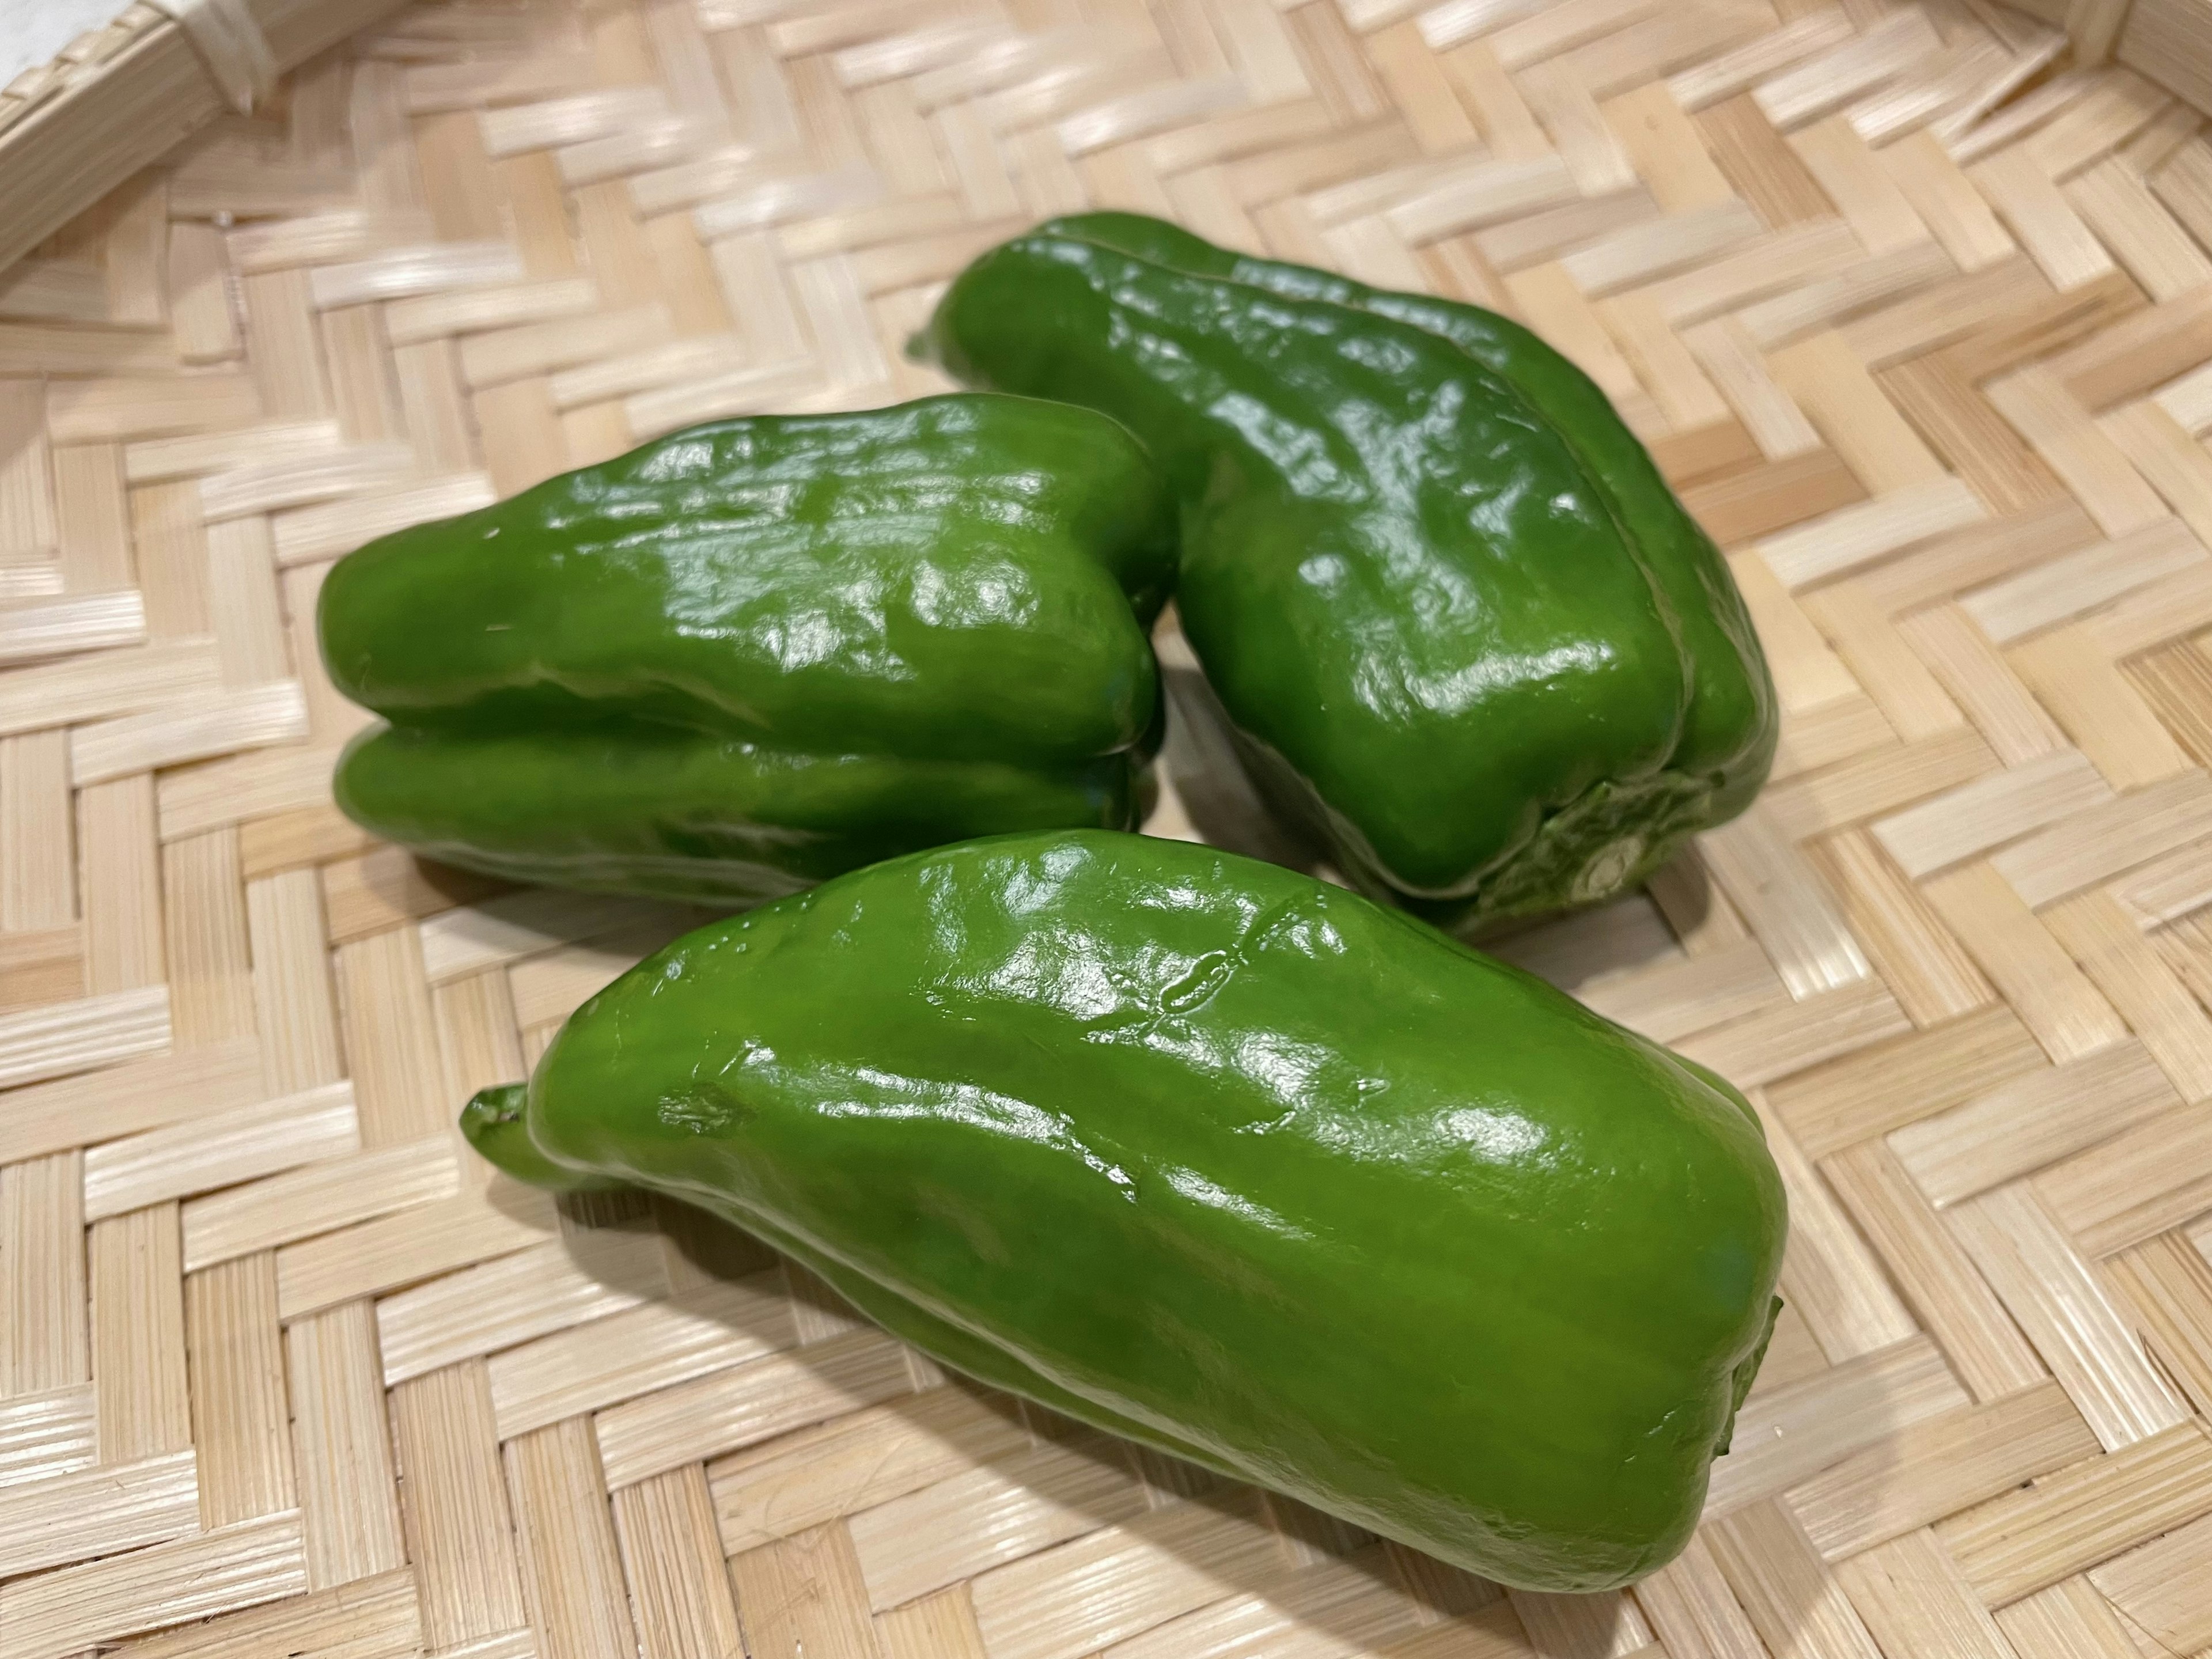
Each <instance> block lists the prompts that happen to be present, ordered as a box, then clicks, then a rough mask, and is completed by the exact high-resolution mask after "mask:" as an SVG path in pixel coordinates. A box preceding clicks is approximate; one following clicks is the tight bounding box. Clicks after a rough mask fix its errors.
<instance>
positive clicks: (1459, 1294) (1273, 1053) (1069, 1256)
mask: <svg viewBox="0 0 2212 1659" xmlns="http://www.w3.org/2000/svg"><path fill="white" fill-rule="evenodd" d="M463 1121H464V1127H465V1130H466V1131H467V1133H469V1136H470V1138H471V1140H472V1141H473V1142H474V1143H475V1144H476V1145H477V1147H478V1149H479V1150H480V1151H482V1152H483V1153H484V1154H485V1155H486V1156H487V1157H489V1158H490V1159H491V1160H492V1161H493V1162H494V1163H495V1164H499V1165H500V1166H501V1167H502V1168H504V1169H506V1170H508V1171H509V1172H511V1173H513V1174H514V1175H516V1176H519V1177H520V1178H522V1179H524V1180H527V1181H532V1182H538V1183H539V1184H542V1185H547V1186H552V1187H556V1188H559V1187H581V1186H597V1185H604V1184H607V1183H610V1182H612V1183H617V1184H635V1185H638V1186H641V1187H645V1188H653V1189H654V1190H657V1191H659V1192H663V1193H666V1194H673V1195H674V1196H676V1197H678V1198H680V1199H684V1200H690V1202H692V1203H694V1204H697V1205H700V1206H704V1207H705V1208H707V1209H708V1210H711V1211H713V1212H715V1213H716V1214H718V1215H720V1216H722V1217H724V1218H726V1219H728V1220H730V1221H732V1222H734V1223H736V1224H737V1225H739V1226H741V1227H744V1228H746V1229H748V1230H750V1231H752V1232H754V1233H756V1234H757V1235H759V1236H760V1237H763V1238H764V1239H766V1240H767V1241H768V1242H769V1243H773V1244H775V1245H776V1246H778V1247H780V1248H781V1249H784V1250H786V1251H787V1252H788V1253H789V1254H790V1255H793V1257H795V1258H796V1259H798V1260H799V1261H802V1262H804V1263H805V1264H806V1265H808V1266H809V1267H812V1268H814V1269H815V1270H816V1271H817V1272H818V1273H821V1274H822V1275H823V1277H824V1278H825V1279H828V1280H829V1282H830V1283H831V1284H832V1285H835V1286H836V1287H837V1288H838V1289H839V1290H841V1291H843V1292H844V1293H845V1294H846V1295H847V1296H848V1297H850V1298H851V1299H852V1301H853V1302H854V1304H856V1305H858V1306H859V1307H860V1309H861V1310H862V1311H864V1312H866V1313H867V1314H868V1315H870V1316H872V1317H873V1318H875V1319H877V1320H878V1321H879V1322H882V1323H883V1324H884V1326H886V1327H887V1328H889V1329H890V1330H891V1331H892V1332H894V1333H895V1334H897V1335H899V1336H901V1337H903V1338H905V1339H906V1340H909V1341H911V1342H913V1343H914V1344H915V1346H918V1347H921V1348H922V1349H925V1350H927V1352H930V1353H933V1354H934V1355H936V1356H937V1357H938V1358H940V1359H942V1360H944V1361H945V1362H946V1363H947V1364H951V1365H953V1366H955V1367H957V1369H959V1370H963V1371H967V1372H969V1373H970V1374H972V1375H974V1376H977V1377H979V1378H981V1379H982V1380H984V1381H986V1382H988V1383H996V1384H998V1385H1000V1386H1002V1387H1004V1388H1006V1389H1012V1390H1014V1391H1016V1392H1018V1393H1020V1394H1023V1395H1028V1396H1030V1398H1032V1399H1036V1400H1039V1401H1044V1402H1045V1403H1046V1404H1048V1405H1050V1406H1052V1407H1055V1408H1057V1409H1059V1410H1060V1411H1063V1412H1066V1413H1068V1414H1070V1415H1072V1416H1074V1417H1077V1418H1080V1419H1085V1420H1086V1421H1088V1422H1091V1423H1093V1424H1096V1425H1099V1426H1101V1427H1103V1428H1105V1429H1108V1430H1110V1431H1115V1432H1118V1433H1122V1434H1126V1435H1129V1436H1131V1437H1134V1438H1136V1439H1139V1440H1142V1441H1146V1442H1148V1443H1152V1444H1153V1445H1156V1446H1159V1447H1161V1448H1163V1449H1166V1450H1169V1451H1170V1452H1173V1453H1176V1454H1177V1455H1182V1456H1185V1457H1188V1458H1192V1459H1194V1460H1195V1461H1197V1462H1201V1463H1204V1464H1206V1465H1208V1466H1210V1467H1212V1468H1216V1469H1219V1470H1223V1471H1225V1472H1228V1473H1230V1474H1234V1475H1236V1476H1237V1477H1239V1478H1243V1479H1249V1480H1255V1481H1258V1482H1261V1483H1262V1484H1264V1485H1266V1486H1272V1487H1274V1488H1276V1489H1278V1490H1279V1491H1282V1492H1289V1493H1291V1495H1293V1496H1294V1497H1297V1498H1302V1499H1304V1500H1305V1501H1307V1502H1309V1503H1311V1504H1316V1505H1318V1506H1319V1507H1321V1508H1322V1509H1324V1510H1329V1511H1331V1512H1333V1513H1334V1514H1336V1515H1339V1516H1343V1517H1345V1518H1346V1519H1348V1520H1350V1521H1352V1522H1356V1523H1357V1524H1358V1525H1360V1526H1363V1527H1366V1528H1370V1529H1372V1530H1374V1531H1376V1532H1379V1533H1382V1534H1387V1535H1389V1536H1390V1537H1393V1538H1396V1539H1400V1540H1401V1541H1404V1542H1406V1543H1408V1544H1411V1545H1413V1546H1414V1547H1418V1548H1420V1549H1423V1550H1427V1551H1430V1552H1432V1553H1436V1554H1437V1555H1440V1556H1443V1557H1444V1558H1446V1559H1449V1560H1452V1561H1455V1562H1457V1563H1459V1564H1460V1565H1463V1566H1466V1567H1468V1568H1471V1569H1473V1570H1474V1571H1477V1572H1480V1573H1484V1574H1486V1575H1489V1576H1490V1577H1494V1578H1498V1579H1500V1580H1503V1581H1504V1582H1505V1583H1511V1584H1519V1585H1524V1586H1528V1587H1532V1588H1538V1589H1550V1590H1594V1589H1603V1588H1606V1587H1608V1586H1613V1585H1618V1584H1622V1583H1627V1582H1629V1581H1630V1580H1632V1579H1633V1578H1636V1577H1638V1576H1639V1575H1641V1574H1643V1573H1645V1572H1648V1571H1650V1570H1651V1569H1652V1568H1654V1567H1656V1566H1658V1565H1661V1564H1662V1563H1663V1562H1664V1561H1666V1560H1667V1559H1668V1558H1669V1557H1671V1556H1672V1555H1673V1554H1674V1553H1675V1552H1676V1551H1677V1550H1679V1549H1680V1547H1682V1545H1683V1543H1684V1542H1685V1541H1686V1540H1687V1539H1688V1537H1689V1535H1690V1533H1691V1531H1692V1528H1694V1527H1695V1526H1696V1524H1697V1521H1698V1516H1699V1508H1700V1506H1701V1504H1702V1502H1703V1499H1704V1496H1705V1484H1706V1472H1707V1466H1708V1464H1709V1463H1710V1462H1711V1459H1712V1458H1713V1456H1714V1455H1716V1454H1717V1453H1718V1452H1720V1451H1721V1450H1723V1449H1725V1447H1726V1445H1727V1443H1728V1436H1729V1426H1730V1425H1731V1423H1732V1421H1733V1419H1734V1416H1735V1409H1736V1407H1737V1406H1738V1405H1739V1404H1741V1401H1742V1399H1743V1395H1744V1393H1745V1390H1746V1389H1747V1388H1748V1387H1749V1386H1750V1383H1751V1379H1752V1376H1753V1373H1754V1372H1755V1371H1756V1370H1757V1367H1758V1364H1759V1356H1760V1354H1761V1353H1762V1352H1763V1351H1764V1347H1765V1340H1766V1336H1767V1334H1768V1332H1769V1331H1770V1329H1771V1325H1772V1320H1773V1312H1774V1309H1775V1307H1776V1306H1777V1305H1778V1304H1775V1303H1774V1301H1773V1300H1772V1291H1773V1289H1774V1285H1775V1279H1776V1275H1777V1273H1778V1272H1779V1270H1780V1266H1781V1257H1782V1243H1783V1236H1784V1198H1783V1190H1782V1185H1781V1182H1780V1180H1779V1178H1778V1175H1777V1173H1776V1170H1775V1167H1774V1164H1773V1163H1772V1161H1771V1159H1770V1158H1769V1157H1768V1155H1767V1152H1766V1147H1765V1139H1764V1137H1763V1135H1762V1133H1761V1131H1760V1129H1759V1124H1758V1121H1757V1119H1756V1118H1755V1117H1754V1116H1753V1114H1752V1112H1751V1110H1750V1109H1749V1108H1748V1107H1747V1105H1746V1104H1745V1103H1744V1101H1743V1099H1742V1097H1741V1096H1739V1095H1738V1094H1736V1092H1735V1091H1734V1090H1733V1089H1731V1088H1729V1085H1727V1084H1726V1083H1724V1082H1723V1081H1721V1080H1720V1079H1718V1078H1717V1077H1715V1076H1713V1075H1712V1074H1711V1073H1707V1072H1705V1071H1702V1070H1700V1069H1699V1068H1698V1067H1696V1066H1692V1065H1691V1064H1689V1063H1688V1062H1686V1061H1683V1060H1678V1059H1676V1058H1675V1057H1674V1056H1673V1055H1671V1054H1668V1052H1667V1051H1666V1050H1665V1049H1663V1048H1658V1047H1657V1046H1656V1045H1654V1044H1652V1043H1650V1042H1646V1041H1644V1039H1643V1038H1641V1037H1638V1036H1635V1035H1633V1034H1632V1033H1631V1032H1628V1031H1626V1030H1622V1029H1621V1028H1620V1027H1619V1026H1616V1025H1613V1024H1610V1023H1608V1022H1607V1021H1606V1020H1604V1019H1602V1018H1599V1017H1598V1016H1597V1015H1595V1014H1593V1013H1590V1012H1588V1011H1587V1010H1585V1009H1583V1007H1581V1006H1579V1005H1577V1004H1576V1003H1575V1002H1573V1001H1571V1000H1569V999H1568V998H1567V997H1565V996H1564V995H1562V994H1559V992H1558V991H1555V990H1553V988H1552V987H1549V986H1547V985H1546V984H1544V983H1543V982H1542V981H1540V980H1536V979H1534V978H1532V977H1530V976H1529V975H1525V974H1522V973H1521V972H1519V971H1517V970H1516V969H1512V968H1509V967H1506V966H1504V965H1503V964H1502V963H1498V962H1495V961H1492V960H1491V959H1490V958H1488V957H1483V956H1480V955H1479V954H1477V953H1476V952H1474V951H1471V950H1469V949H1468V948H1467V947H1466V946H1465V945H1461V944H1459V943H1457V942H1455V941H1454V940H1452V939H1448V938H1446V937H1445V936H1444V935H1443V934H1442V933H1437V932H1436V931H1434V930H1433V929H1431V928H1428V927H1424V926H1422V925H1421V924H1420V923H1419V922H1417V921H1413V919H1412V918H1410V917H1408V916H1407V915H1404V914H1402V913H1401V912H1398V911H1394V910H1389V909H1385V908H1381V907H1379V906H1376V905H1375V904H1372V903H1370V902H1368V901H1367V900H1365V899H1364V898H1362V897H1360V896H1358V894H1356V893H1352V892H1349V891H1347V890H1344V889H1342V888H1337V887H1332V886H1329V885H1328V884H1324V883H1322V882H1319V881H1316V880H1313V879H1311V878H1308V877H1305V876H1303V875H1300V874H1298V873H1297V872H1292V871H1288V870H1285V869H1282V868H1280V867H1279V866H1274V865H1269V864H1262V863H1260V862H1258V861H1256V860H1249V859H1244V858H1240V857H1237V856H1236V855H1235V854H1227V853H1223V852H1219V851H1217V850H1215V849H1213V848H1206V847H1202V846H1197V845H1193V844H1190V843H1187V842H1170V841H1160V840H1153V839H1149V838H1146V837H1143V836H1127V835H1115V834H1111V833H1107V832H1103V831H1095V830H1073V831H1062V832H1058V833H1054V834H1047V835H1033V836H1004V837H1000V838H997V839H994V840H991V841H985V842H970V843H969V844H967V845H964V846H959V847H949V848H939V849H937V850H935V851H933V852H928V853H922V854H915V855H912V856H910V857H908V858H904V859H900V860H895V861H893V862H890V863H886V864H881V865H878V866H875V867H873V868H872V869H869V870H864V871H860V872H856V873H854V874H853V875H849V876H845V877H842V878H839V879H837V880H836V881H833V882H830V883H828V884H824V885H823V886H821V887H818V888H816V889H815V890H812V891H811V892H807V893H804V894H800V895H799V896H796V897H793V898H788V899H785V900H783V901H781V902H778V903H775V904H772V905H769V906H767V907H765V908H761V909H757V910H755V911H752V912H750V913H749V914H747V915H742V916H736V917H732V918H730V919H729V920H727V921H721V922H718V923H715V924H713V925H710V926H708V927H703V928H702V929H700V930H699V931H697V932H696V933H692V934H690V935H689V936H688V937H686V938H684V939H680V940H678V942H677V943H676V944H674V945H671V946H669V947H668V948H667V949H666V950H665V951H662V952H661V953H660V954H659V955H658V956H656V957H652V958H651V959H650V960H648V961H647V962H645V963H641V965H640V966H638V967H637V968H636V969H633V970H632V971H631V972H629V974H626V975H623V977H622V978H621V979H619V980H617V981H615V982H614V983H613V984H612V985H611V986H609V987H607V988H606V989H605V990H604V991H602V992H601V993H600V994H599V995H598V996H596V997H594V998H592V1000H590V1001H589V1002H587V1003H586V1004H585V1005H584V1006H582V1007H581V1008H580V1009H579V1010H578V1011H577V1012H576V1013H575V1015H574V1017H573V1018H570V1020H569V1021H568V1024H567V1025H566V1026H565V1027H564V1028H563V1029H562V1031H561V1032H560V1034H559V1035H558V1036H557V1037H556V1039H555V1040H554V1042H553V1044H552V1046H551V1048H549V1049H548V1050H547V1051H546V1054H545V1055H544V1059H543V1060H541V1061H540V1062H539V1065H538V1070H537V1073H536V1074H535V1075H534V1077H533V1078H532V1079H531V1081H530V1083H529V1085H528V1086H527V1089H526V1090H525V1089H524V1088H523V1087H522V1086H521V1085H512V1086H510V1087H508V1088H506V1089H501V1090H493V1091H486V1093H485V1094H483V1095H481V1096H479V1097H477V1099H476V1100H475V1101H474V1102H472V1103H471V1105H470V1108H469V1109H468V1111H467V1112H466V1113H465V1115H464V1120H463Z"/></svg>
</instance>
